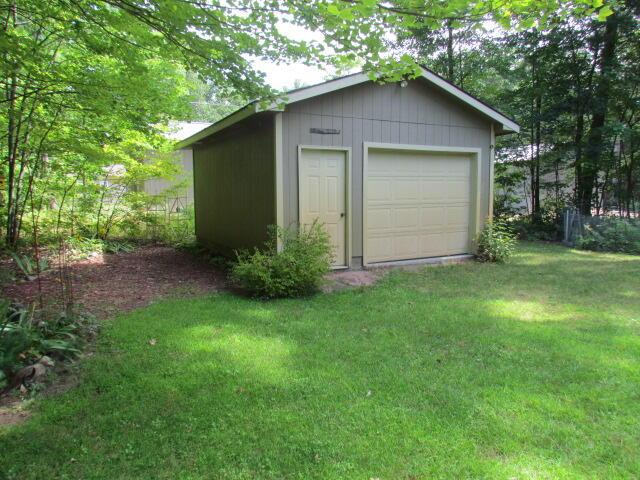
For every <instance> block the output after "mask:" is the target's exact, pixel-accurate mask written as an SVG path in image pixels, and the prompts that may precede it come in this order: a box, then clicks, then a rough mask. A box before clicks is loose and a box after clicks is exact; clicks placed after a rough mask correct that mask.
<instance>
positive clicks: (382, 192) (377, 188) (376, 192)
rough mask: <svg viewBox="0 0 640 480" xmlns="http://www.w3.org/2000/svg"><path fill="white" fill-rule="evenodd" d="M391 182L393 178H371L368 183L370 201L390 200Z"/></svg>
mask: <svg viewBox="0 0 640 480" xmlns="http://www.w3.org/2000/svg"><path fill="white" fill-rule="evenodd" d="M391 184H392V181H391V179H379V178H370V180H369V183H368V184H367V187H368V189H369V191H368V193H367V195H368V197H369V201H371V202H375V201H390V200H391V188H392V187H391Z"/></svg>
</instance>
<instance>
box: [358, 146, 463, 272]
mask: <svg viewBox="0 0 640 480" xmlns="http://www.w3.org/2000/svg"><path fill="white" fill-rule="evenodd" d="M474 163H475V162H472V157H471V154H469V153H446V152H421V151H407V150H389V149H384V150H382V149H380V150H379V149H370V150H369V154H368V164H367V168H366V178H365V180H364V181H365V182H366V185H365V198H364V205H365V231H364V237H365V238H364V240H365V257H366V258H365V261H366V262H367V263H375V262H386V261H392V260H408V259H416V258H426V257H436V256H444V255H455V254H462V253H468V252H469V251H470V247H471V245H470V223H471V221H472V218H471V211H472V202H473V199H472V191H473V187H472V182H473V181H474V179H475V177H474V175H473V171H472V164H474Z"/></svg>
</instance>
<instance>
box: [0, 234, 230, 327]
mask: <svg viewBox="0 0 640 480" xmlns="http://www.w3.org/2000/svg"><path fill="white" fill-rule="evenodd" d="M70 270H71V273H72V276H73V296H74V300H75V303H76V304H77V305H78V306H79V307H80V308H82V309H84V310H85V311H88V312H90V313H92V314H94V315H96V316H98V317H100V318H104V317H108V316H111V315H113V314H115V313H118V312H121V311H130V310H133V309H135V308H138V307H143V306H145V305H148V304H150V303H151V302H152V301H153V300H156V299H158V298H160V297H164V296H167V295H175V296H188V295H197V294H202V293H209V292H215V291H218V290H219V289H220V288H222V287H223V286H224V282H225V280H224V275H223V274H222V272H220V271H219V270H217V269H216V268H215V267H213V266H212V265H211V264H209V263H208V262H207V261H206V260H205V259H202V258H198V257H196V256H193V255H191V254H189V253H187V252H182V251H179V250H175V249H173V248H169V247H162V246H147V247H140V248H138V249H136V250H135V251H133V252H129V253H118V254H105V255H96V256H94V257H91V258H89V259H86V260H81V261H78V262H74V263H72V264H71V266H70ZM60 285H61V283H60V279H59V277H58V274H57V272H56V271H49V272H46V273H45V274H43V276H42V279H41V286H42V292H43V296H44V298H45V300H46V303H55V302H56V301H58V299H59V298H60V291H61V286H60ZM3 290H4V294H5V296H7V297H9V298H13V299H15V300H16V301H18V302H20V303H23V304H30V303H32V302H35V301H37V298H38V282H37V281H36V280H34V281H30V282H24V283H17V284H12V285H7V286H5V287H4V288H3Z"/></svg>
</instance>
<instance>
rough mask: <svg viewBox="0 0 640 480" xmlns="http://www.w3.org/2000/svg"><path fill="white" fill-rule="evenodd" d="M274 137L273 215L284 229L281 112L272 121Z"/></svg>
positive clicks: (280, 245)
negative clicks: (274, 214)
mask: <svg viewBox="0 0 640 480" xmlns="http://www.w3.org/2000/svg"><path fill="white" fill-rule="evenodd" d="M273 135H274V139H273V140H274V141H273V145H274V155H273V157H274V163H275V165H274V176H275V191H274V193H275V199H274V201H275V205H274V206H275V213H276V225H277V226H278V227H280V228H284V155H283V147H282V141H283V138H282V136H283V135H282V112H278V113H276V114H275V117H274V119H273ZM277 248H278V251H280V250H281V248H282V241H281V240H280V239H278V245H277Z"/></svg>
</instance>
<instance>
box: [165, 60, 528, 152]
mask: <svg viewBox="0 0 640 480" xmlns="http://www.w3.org/2000/svg"><path fill="white" fill-rule="evenodd" d="M421 69H422V75H421V77H418V78H423V79H425V80H427V81H428V82H429V83H431V84H432V85H435V86H436V87H438V88H439V89H441V90H443V91H445V92H446V93H448V94H450V95H453V96H454V97H456V98H457V99H459V100H460V101H462V102H463V103H465V104H467V105H468V106H469V107H471V108H473V109H474V110H476V111H478V112H479V113H481V114H483V115H484V116H486V117H488V118H490V119H492V120H494V121H495V122H497V123H498V124H500V126H501V128H499V130H498V132H497V134H505V133H518V132H519V131H520V125H518V123H517V122H516V121H515V120H513V119H511V118H509V117H508V116H506V115H505V114H503V113H501V112H499V111H498V110H496V109H495V108H493V107H491V106H489V105H488V104H487V103H485V102H483V101H482V100H480V99H478V98H476V97H474V96H473V95H471V94H469V93H467V92H465V91H464V90H462V89H461V88H459V87H457V86H456V85H454V84H453V83H451V82H449V81H448V80H445V79H444V78H442V77H441V76H440V75H438V74H436V73H435V72H433V71H431V70H429V69H428V68H425V67H421ZM369 81H371V79H370V78H369V76H368V75H367V74H366V73H364V72H360V73H354V74H351V75H346V76H344V77H340V78H335V79H333V80H329V81H326V82H323V83H319V84H317V85H311V86H308V87H302V88H298V89H296V90H290V91H288V92H286V93H285V96H284V102H274V103H272V104H270V105H268V106H267V107H266V108H264V107H262V108H261V107H260V104H259V102H258V101H257V100H254V101H253V102H251V103H249V104H247V105H246V106H244V107H242V108H241V109H240V110H236V111H235V112H233V113H232V114H230V115H228V116H226V117H225V118H223V119H222V120H219V121H218V122H216V123H214V124H213V125H210V126H209V127H207V128H205V129H203V130H201V131H199V132H197V133H195V134H194V135H192V136H190V137H189V138H186V139H184V140H182V141H181V142H179V143H178V144H177V145H176V148H186V147H188V146H190V145H193V144H194V143H196V142H198V141H200V140H202V139H204V138H206V137H208V136H210V135H213V134H214V133H216V132H219V131H221V130H224V129H225V128H227V127H230V126H231V125H233V124H235V123H238V122H240V121H241V120H244V119H245V118H248V117H250V116H252V115H255V114H257V113H259V112H265V111H272V112H281V111H283V110H284V108H285V107H286V105H289V104H291V103H295V102H300V101H302V100H307V99H309V98H313V97H317V96H320V95H324V94H326V93H330V92H334V91H336V90H341V89H343V88H348V87H352V86H354V85H359V84H361V83H365V82H369Z"/></svg>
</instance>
